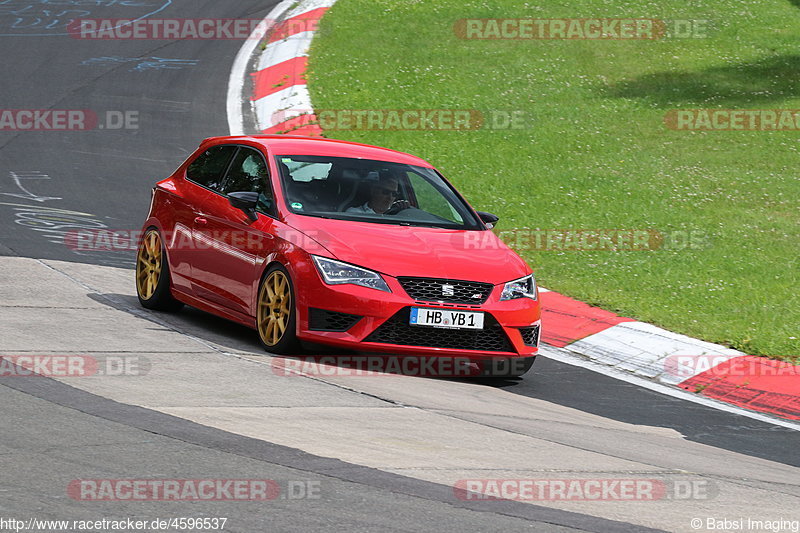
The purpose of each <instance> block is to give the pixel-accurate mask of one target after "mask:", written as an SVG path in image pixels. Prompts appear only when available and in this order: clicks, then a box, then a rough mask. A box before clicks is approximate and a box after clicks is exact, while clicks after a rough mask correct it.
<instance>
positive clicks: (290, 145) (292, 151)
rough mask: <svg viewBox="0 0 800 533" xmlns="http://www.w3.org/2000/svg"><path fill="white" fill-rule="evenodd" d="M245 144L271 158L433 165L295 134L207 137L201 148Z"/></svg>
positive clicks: (397, 154)
mask: <svg viewBox="0 0 800 533" xmlns="http://www.w3.org/2000/svg"><path fill="white" fill-rule="evenodd" d="M226 142H228V143H231V142H233V143H235V142H248V144H258V145H261V146H262V147H264V148H265V149H266V151H267V152H268V153H270V154H273V155H287V156H288V155H319V156H332V157H352V158H356V159H374V160H377V161H388V162H390V163H402V164H406V165H416V166H420V167H427V168H433V165H431V164H430V163H428V162H427V161H425V160H424V159H421V158H419V157H417V156H414V155H411V154H406V153H404V152H398V151H396V150H390V149H389V148H381V147H379V146H372V145H369V144H360V143H354V142H348V141H340V140H338V139H325V138H322V137H300V136H296V135H235V136H224V137H209V138H208V139H205V140H204V141H203V142H202V143H201V144H200V146H201V147H203V146H205V145H213V144H220V143H226Z"/></svg>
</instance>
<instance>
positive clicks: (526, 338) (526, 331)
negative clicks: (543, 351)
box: [519, 326, 539, 346]
mask: <svg viewBox="0 0 800 533" xmlns="http://www.w3.org/2000/svg"><path fill="white" fill-rule="evenodd" d="M519 332H520V333H521V334H522V342H524V343H525V345H526V346H539V326H531V327H528V328H519Z"/></svg>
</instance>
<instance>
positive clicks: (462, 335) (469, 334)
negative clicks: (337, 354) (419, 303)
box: [364, 307, 514, 352]
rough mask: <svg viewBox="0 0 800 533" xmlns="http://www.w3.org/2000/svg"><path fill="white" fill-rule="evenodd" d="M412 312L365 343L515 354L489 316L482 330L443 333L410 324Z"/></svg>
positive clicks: (406, 310) (404, 311)
mask: <svg viewBox="0 0 800 533" xmlns="http://www.w3.org/2000/svg"><path fill="white" fill-rule="evenodd" d="M410 316H411V308H410V307H406V308H403V309H402V310H400V311H398V312H397V313H396V314H395V315H394V316H393V317H392V318H390V319H389V320H387V321H386V322H384V323H383V324H381V325H380V327H378V329H376V330H375V331H373V332H372V333H371V334H370V335H369V336H368V337H367V338H366V339H364V342H377V343H381V344H399V345H404V346H427V347H430V348H449V349H456V350H480V351H485V352H513V351H514V348H513V347H512V346H511V342H510V341H509V340H508V336H507V335H506V334H505V332H504V331H503V328H502V327H501V326H500V324H499V323H498V322H497V320H496V319H495V318H494V317H493V316H491V315H490V314H488V313H487V314H486V315H485V318H484V325H483V326H484V327H483V329H440V328H432V327H427V326H412V325H411V324H409V320H410Z"/></svg>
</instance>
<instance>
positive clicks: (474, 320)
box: [411, 307, 483, 329]
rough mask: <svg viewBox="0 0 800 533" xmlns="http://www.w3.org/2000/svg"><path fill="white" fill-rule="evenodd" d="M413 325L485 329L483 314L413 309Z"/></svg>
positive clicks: (422, 308)
mask: <svg viewBox="0 0 800 533" xmlns="http://www.w3.org/2000/svg"><path fill="white" fill-rule="evenodd" d="M411 325H412V326H433V327H435V328H447V329H483V313H475V312H471V311H451V310H449V309H428V308H425V307H412V308H411Z"/></svg>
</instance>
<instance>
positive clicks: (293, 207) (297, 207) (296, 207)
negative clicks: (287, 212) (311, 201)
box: [292, 202, 303, 209]
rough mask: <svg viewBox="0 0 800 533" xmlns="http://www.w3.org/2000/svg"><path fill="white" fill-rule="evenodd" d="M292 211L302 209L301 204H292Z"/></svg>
mask: <svg viewBox="0 0 800 533" xmlns="http://www.w3.org/2000/svg"><path fill="white" fill-rule="evenodd" d="M292 209H303V204H301V203H300V202H294V203H293V204H292Z"/></svg>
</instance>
